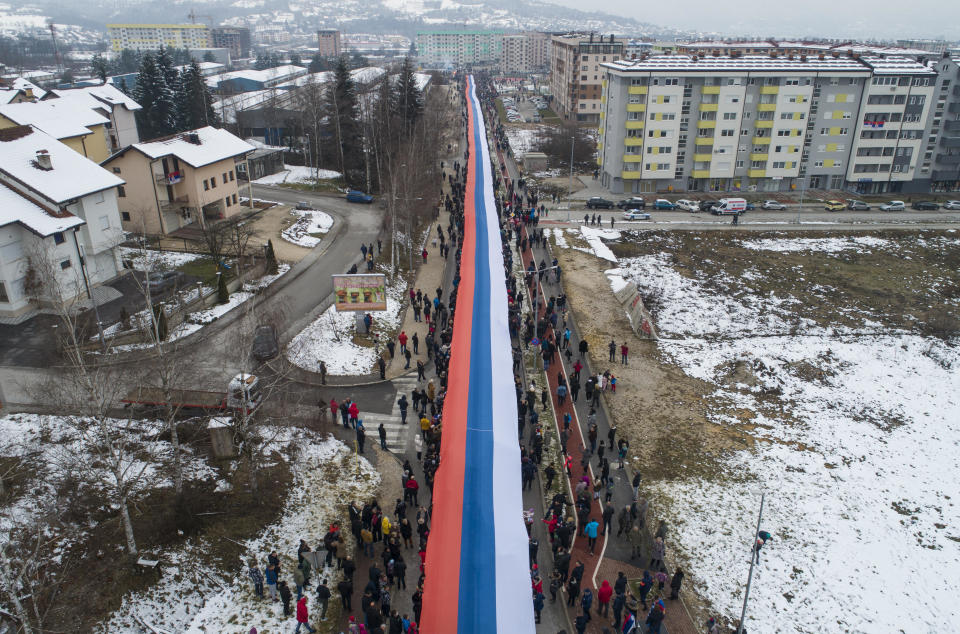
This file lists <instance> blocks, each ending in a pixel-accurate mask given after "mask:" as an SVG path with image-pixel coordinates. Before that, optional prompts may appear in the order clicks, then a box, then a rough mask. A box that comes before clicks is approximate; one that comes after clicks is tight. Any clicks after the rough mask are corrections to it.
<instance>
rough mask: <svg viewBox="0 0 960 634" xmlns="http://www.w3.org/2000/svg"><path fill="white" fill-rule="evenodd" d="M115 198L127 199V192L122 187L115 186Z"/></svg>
mask: <svg viewBox="0 0 960 634" xmlns="http://www.w3.org/2000/svg"><path fill="white" fill-rule="evenodd" d="M117 196H119V197H120V198H126V197H127V190H125V189H124V188H123V185H117Z"/></svg>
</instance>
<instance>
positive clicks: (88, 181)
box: [0, 126, 124, 204]
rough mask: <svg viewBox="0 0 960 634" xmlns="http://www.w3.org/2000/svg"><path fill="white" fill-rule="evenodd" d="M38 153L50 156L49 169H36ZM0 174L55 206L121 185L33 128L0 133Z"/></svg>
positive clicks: (15, 128)
mask: <svg viewBox="0 0 960 634" xmlns="http://www.w3.org/2000/svg"><path fill="white" fill-rule="evenodd" d="M38 150H46V151H47V152H48V153H49V155H50V161H51V164H52V166H53V168H52V169H50V170H45V169H42V168H40V167H38V165H37V151H38ZM0 172H3V173H5V174H7V175H9V176H10V177H12V178H13V179H15V180H17V181H19V182H20V183H23V184H24V185H26V186H27V187H29V188H30V189H32V190H33V191H35V192H37V193H38V194H40V195H41V196H43V197H44V198H46V199H48V200H50V201H51V202H53V203H57V204H63V203H66V202H68V201H71V200H73V199H76V198H81V197H83V196H86V195H88V194H92V193H94V192H98V191H103V190H104V189H110V188H111V187H116V186H117V185H123V183H124V181H123V180H122V179H120V178H118V177H117V176H115V175H113V174H112V173H111V172H108V171H107V170H105V169H103V168H102V167H100V166H99V165H97V164H96V163H94V162H93V161H91V160H90V159H88V158H87V157H85V156H82V155H80V154H78V153H77V152H74V151H73V150H71V149H70V148H68V147H67V146H66V145H64V144H63V143H61V142H60V141H58V140H56V139H55V138H54V137H53V136H51V135H49V134H47V133H46V132H44V131H42V130H39V129H37V128H35V127H32V126H17V127H14V128H6V129H5V130H0Z"/></svg>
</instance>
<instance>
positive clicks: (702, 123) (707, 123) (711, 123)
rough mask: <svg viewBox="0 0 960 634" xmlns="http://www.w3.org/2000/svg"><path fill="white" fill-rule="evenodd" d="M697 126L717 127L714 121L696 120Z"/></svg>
mask: <svg viewBox="0 0 960 634" xmlns="http://www.w3.org/2000/svg"><path fill="white" fill-rule="evenodd" d="M697 127H698V128H715V127H717V122H716V121H697Z"/></svg>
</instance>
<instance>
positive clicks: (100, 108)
mask: <svg viewBox="0 0 960 634" xmlns="http://www.w3.org/2000/svg"><path fill="white" fill-rule="evenodd" d="M60 99H63V100H66V101H67V102H71V103H76V104H78V105H81V106H83V107H85V108H88V109H90V110H92V111H94V112H96V113H97V114H99V115H101V116H103V117H106V119H107V123H106V124H105V133H106V137H107V149H108V150H109V151H110V152H111V153H113V152H116V151H117V150H119V149H120V148H125V147H127V146H128V145H133V144H134V143H139V142H140V133H139V132H138V131H137V117H136V113H137V111H138V110H141V107H140V104H138V103H137V102H136V101H134V100H133V99H131V98H130V97H129V96H127V95H126V94H124V93H123V91H121V90H119V89H117V88H116V87H114V86H113V85H112V84H103V85H102V86H86V87H84V88H70V89H66V90H60V89H57V90H51V91H50V92H49V93H47V94H46V96H45V97H44V98H43V100H44V101H56V100H60ZM104 158H106V157H104ZM100 160H103V159H100Z"/></svg>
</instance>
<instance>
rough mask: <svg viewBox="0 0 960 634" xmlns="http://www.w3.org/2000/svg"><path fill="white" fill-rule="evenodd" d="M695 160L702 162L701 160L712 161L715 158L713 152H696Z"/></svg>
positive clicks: (704, 161)
mask: <svg viewBox="0 0 960 634" xmlns="http://www.w3.org/2000/svg"><path fill="white" fill-rule="evenodd" d="M693 160H694V161H696V162H697V163H700V162H703V163H709V162H710V161H712V160H713V154H712V153H711V152H707V153H705V154H694V155H693Z"/></svg>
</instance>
